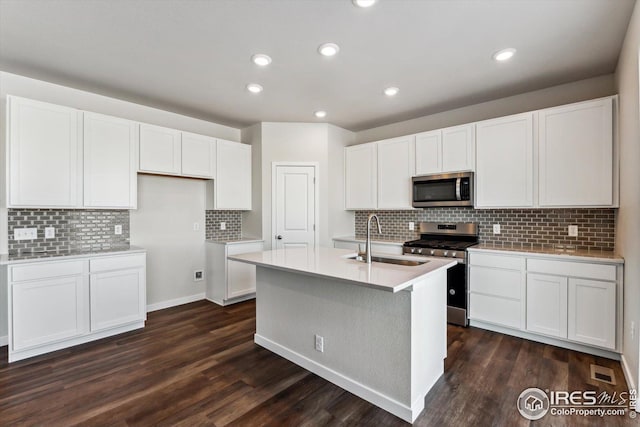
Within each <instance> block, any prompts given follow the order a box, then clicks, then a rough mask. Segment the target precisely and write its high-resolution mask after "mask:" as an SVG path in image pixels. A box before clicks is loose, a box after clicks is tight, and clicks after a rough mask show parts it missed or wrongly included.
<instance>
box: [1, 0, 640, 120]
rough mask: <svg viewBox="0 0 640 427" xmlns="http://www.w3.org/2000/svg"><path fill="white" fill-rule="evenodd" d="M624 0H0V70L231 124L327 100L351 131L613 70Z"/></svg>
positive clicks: (298, 113)
mask: <svg viewBox="0 0 640 427" xmlns="http://www.w3.org/2000/svg"><path fill="white" fill-rule="evenodd" d="M634 2H635V0H378V3H377V4H375V5H374V6H373V7H371V8H369V9H360V8H356V7H354V6H353V5H352V3H351V0H208V1H207V0H183V1H179V0H159V1H158V0H155V1H152V0H127V1H124V0H123V1H117V0H84V1H76V0H56V1H53V0H0V69H2V70H4V71H8V72H13V73H17V74H22V75H26V76H31V77H35V78H39V79H42V80H47V81H51V82H54V83H60V84H64V85H68V86H72V87H76V88H79V89H85V90H90V91H93V92H98V93H102V94H105V95H109V96H113V97H117V98H121V99H126V100H130V101H133V102H138V103H141V104H146V105H150V106H154V107H158V108H162V109H165V110H170V111H175V112H178V113H182V114H186V115H189V116H193V117H198V118H202V119H206V120H210V121H214V122H217V123H221V124H226V125H230V126H234V127H244V126H247V125H250V124H253V123H256V122H259V121H299V122H314V121H320V120H319V119H316V118H315V117H314V116H313V112H314V111H315V110H317V109H324V110H326V111H327V112H328V115H327V117H326V118H325V119H324V120H323V121H327V122H330V123H333V124H336V125H338V126H341V127H344V128H347V129H351V130H354V131H357V130H362V129H366V128H371V127H374V126H378V125H383V124H386V123H391V122H396V121H400V120H405V119H410V118H414V117H419V116H423V115H427V114H433V113H436V112H440V111H445V110H449V109H452V108H457V107H460V106H463V105H469V104H473V103H477V102H483V101H487V100H490V99H496V98H500V97H504V96H509V95H514V94H517V93H522V92H527V91H530V90H536V89H541V88H544V87H549V86H553V85H556V84H561V83H565V82H569V81H575V80H579V79H583V78H588V77H593V76H597V75H602V74H607V73H612V72H613V71H614V70H615V66H616V62H617V58H618V53H619V51H620V48H621V45H622V41H623V38H624V34H625V32H626V28H627V25H628V22H629V19H630V17H631V13H632V10H633V6H634ZM323 42H335V43H337V44H339V45H340V48H341V50H340V53H339V54H338V55H337V56H336V57H333V58H325V57H321V56H320V55H318V54H317V47H318V45H320V44H321V43H323ZM506 47H514V48H516V49H517V50H518V52H517V55H516V56H515V57H514V59H513V60H512V61H510V62H508V63H496V62H495V61H493V60H492V58H491V56H492V54H493V53H494V52H495V51H497V50H499V49H502V48H506ZM254 53H266V54H268V55H270V56H271V57H272V58H273V63H272V64H271V65H270V66H269V67H267V68H258V67H257V66H255V65H254V64H253V63H252V62H250V57H251V55H252V54H254ZM250 82H255V83H259V84H261V85H262V86H263V87H264V92H262V93H261V94H259V95H254V94H250V93H249V92H247V91H246V89H245V86H246V84H247V83H250ZM389 85H393V86H398V87H399V88H400V93H399V94H398V95H397V96H396V97H395V98H387V97H385V96H384V95H383V94H382V90H383V89H384V88H385V87H386V86H389Z"/></svg>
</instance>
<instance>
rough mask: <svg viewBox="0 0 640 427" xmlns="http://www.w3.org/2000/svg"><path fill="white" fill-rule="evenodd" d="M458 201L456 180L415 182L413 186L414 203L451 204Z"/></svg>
mask: <svg viewBox="0 0 640 427" xmlns="http://www.w3.org/2000/svg"><path fill="white" fill-rule="evenodd" d="M455 200H456V180H455V179H439V180H434V181H424V182H415V183H414V184H413V201H414V202H449V201H455Z"/></svg>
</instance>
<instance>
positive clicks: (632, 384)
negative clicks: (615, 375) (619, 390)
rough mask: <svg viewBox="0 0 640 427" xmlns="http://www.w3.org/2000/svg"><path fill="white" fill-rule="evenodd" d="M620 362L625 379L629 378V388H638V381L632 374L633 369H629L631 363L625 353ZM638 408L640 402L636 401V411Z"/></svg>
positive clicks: (639, 407)
mask: <svg viewBox="0 0 640 427" xmlns="http://www.w3.org/2000/svg"><path fill="white" fill-rule="evenodd" d="M620 364H621V365H622V373H623V374H624V379H625V380H627V388H628V389H629V390H637V388H636V381H635V379H634V378H633V376H632V375H631V370H630V369H629V364H628V363H627V359H626V357H624V354H623V355H622V356H621V357H620ZM638 409H640V402H638V403H636V411H638Z"/></svg>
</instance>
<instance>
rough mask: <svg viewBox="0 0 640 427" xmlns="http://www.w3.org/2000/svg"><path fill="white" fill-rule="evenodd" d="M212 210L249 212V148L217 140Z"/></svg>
mask: <svg viewBox="0 0 640 427" xmlns="http://www.w3.org/2000/svg"><path fill="white" fill-rule="evenodd" d="M214 187H215V190H214V207H213V208H214V209H239V210H251V146H250V145H247V144H241V143H239V142H232V141H225V140H223V139H218V140H217V149H216V178H215V180H214Z"/></svg>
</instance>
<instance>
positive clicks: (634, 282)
mask: <svg viewBox="0 0 640 427" xmlns="http://www.w3.org/2000/svg"><path fill="white" fill-rule="evenodd" d="M639 48H640V6H638V5H637V4H636V7H635V10H634V13H633V16H632V17H631V22H630V23H629V28H628V30H627V36H626V38H625V41H624V45H623V48H622V51H621V53H620V59H619V61H618V68H617V70H616V74H615V84H616V88H617V90H618V93H619V94H620V119H619V123H618V126H619V132H620V209H619V210H618V218H617V222H618V228H617V234H616V245H617V250H618V252H620V254H621V255H622V256H623V257H624V258H625V260H626V262H625V266H624V340H623V359H624V360H623V361H624V364H625V365H626V367H627V368H628V370H629V374H630V376H631V379H632V381H633V383H632V384H629V387H630V388H636V387H638V385H639V384H640V380H639V378H638V372H639V369H640V367H639V366H638V365H639V364H640V358H639V353H640V348H639V340H638V332H639V331H638V328H640V187H639V186H638V183H640V106H639V103H640V99H639V97H638V89H639V88H638V86H639V85H638V49H639ZM631 322H634V323H635V336H634V337H633V338H632V337H631Z"/></svg>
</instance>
